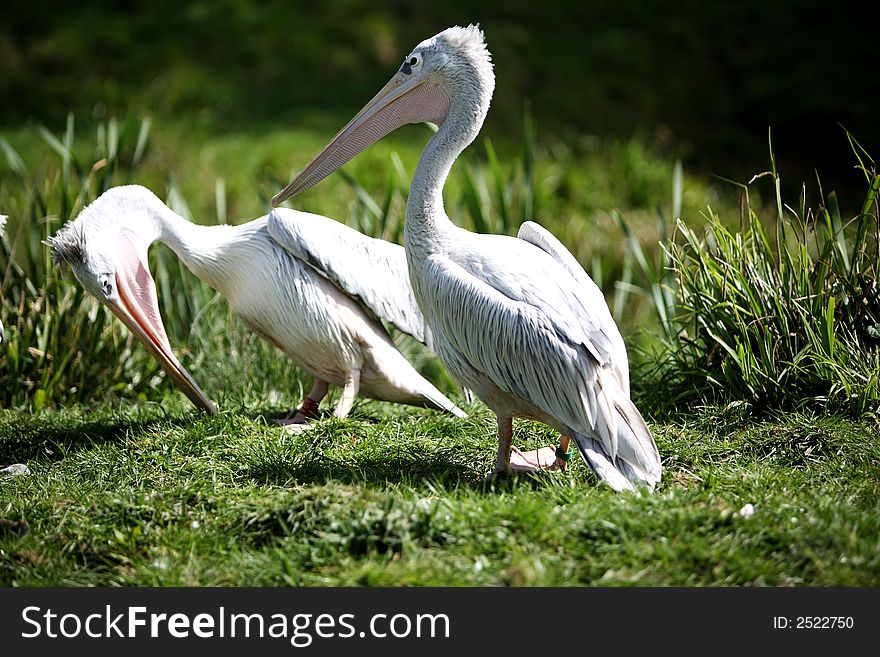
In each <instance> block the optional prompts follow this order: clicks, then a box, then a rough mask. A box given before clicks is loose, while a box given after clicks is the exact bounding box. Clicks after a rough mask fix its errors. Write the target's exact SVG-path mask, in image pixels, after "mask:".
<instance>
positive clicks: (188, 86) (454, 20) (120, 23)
mask: <svg viewBox="0 0 880 657" xmlns="http://www.w3.org/2000/svg"><path fill="white" fill-rule="evenodd" d="M854 6H855V5H850V3H848V2H835V3H829V2H819V1H816V0H804V1H802V2H767V1H766V0H763V1H760V2H759V1H756V0H744V1H740V2H707V1H689V0H678V1H676V2H649V1H647V0H636V1H618V2H610V1H608V0H601V1H598V0H577V1H568V0H566V1H563V2H553V3H543V2H534V0H531V1H522V0H506V1H497V0H496V1H495V2H482V3H477V2H475V1H474V0H469V1H467V0H443V1H442V2H426V1H424V0H408V1H396V2H387V3H377V2H370V1H368V0H342V1H337V2H333V3H324V2H315V1H310V2H284V1H282V0H269V1H267V2H260V3H256V2H246V1H243V0H220V1H215V2H209V1H205V2H178V1H175V0H149V1H143V0H142V1H138V2H127V1H126V2H123V1H113V0H97V1H90V2H80V3H71V2H59V3H45V2H41V3H36V2H17V3H8V4H7V6H6V7H5V9H4V12H3V20H2V24H0V98H2V101H3V102H2V103H0V129H3V128H7V129H8V128H11V127H17V126H20V125H22V124H24V123H26V122H28V121H30V120H37V121H40V122H42V123H45V124H46V125H48V126H49V127H50V128H53V129H56V130H60V129H61V128H62V127H63V121H64V117H65V116H66V114H67V112H68V111H70V110H73V111H74V112H76V114H77V118H78V121H82V120H83V119H86V120H88V119H89V118H90V117H93V118H95V119H101V118H105V117H106V116H107V115H110V114H115V115H119V114H122V113H125V112H129V111H134V112H139V113H143V114H150V115H152V116H153V117H154V118H156V119H157V120H160V121H161V120H170V119H171V118H174V120H181V119H182V120H189V121H193V122H198V123H199V124H201V125H209V126H210V127H211V129H212V130H217V131H223V130H235V129H238V128H240V127H242V126H251V125H254V124H261V125H266V124H268V125H275V124H277V126H278V127H279V128H283V126H285V125H287V126H292V125H302V124H306V125H308V124H310V123H312V122H321V125H322V128H323V124H324V123H329V124H332V125H335V124H337V123H339V122H340V121H344V120H347V118H349V117H350V116H351V115H352V113H353V112H354V111H356V110H357V109H358V108H360V106H361V105H362V103H363V102H364V101H365V100H367V99H369V98H370V97H371V96H372V94H373V93H374V92H375V90H376V89H378V88H379V87H380V86H381V85H382V84H383V83H384V82H385V81H387V79H388V78H389V77H390V75H391V74H392V73H393V72H394V70H395V68H396V66H397V63H398V62H399V60H401V58H402V57H403V56H404V55H405V54H406V53H407V52H408V51H409V50H410V49H411V48H412V47H413V46H415V45H416V44H417V43H418V42H419V41H421V40H422V39H424V38H426V37H429V36H431V35H433V34H435V33H437V32H438V31H440V30H442V29H443V28H445V27H448V26H449V25H453V24H467V23H469V22H479V23H480V24H481V26H482V27H483V28H484V30H485V32H486V38H487V41H488V45H489V48H490V50H491V52H492V54H493V57H494V60H495V63H496V73H497V78H498V86H497V91H496V95H495V99H494V102H493V109H492V112H491V114H490V118H489V121H488V122H487V126H486V131H487V134H489V135H491V136H492V137H493V138H495V139H499V138H503V137H504V136H509V137H510V138H511V139H518V138H519V137H520V135H521V128H520V126H521V116H522V111H523V109H522V108H523V99H526V98H528V99H530V101H531V103H532V108H533V113H534V115H535V117H536V118H537V122H538V129H539V133H538V134H539V138H544V139H546V138H548V137H551V136H552V137H559V138H562V139H566V138H569V137H570V136H572V135H575V134H578V133H587V134H596V135H612V136H619V137H624V138H625V137H629V136H632V135H636V136H638V137H640V138H642V139H644V140H645V141H646V142H647V143H648V144H650V145H652V146H655V147H656V148H658V149H660V150H661V151H663V152H669V153H670V154H671V155H675V156H683V157H684V158H685V163H686V164H687V165H688V166H690V167H692V168H695V169H697V170H699V171H702V172H705V173H716V174H720V175H724V176H726V177H730V178H734V179H737V180H747V179H748V178H749V177H750V176H751V175H752V174H754V173H756V172H758V171H762V170H765V169H767V168H768V166H769V155H768V148H767V132H768V128H772V134H773V143H774V151H775V153H776V156H777V159H778V161H779V163H780V168H781V169H782V170H783V171H784V172H785V173H786V175H787V176H788V178H789V179H790V180H798V181H807V182H809V181H814V180H815V176H816V173H818V174H819V175H820V176H821V178H822V180H823V184H825V185H826V187H828V186H831V185H837V186H840V185H848V184H851V183H852V184H856V183H858V181H859V178H858V177H857V174H856V173H855V172H854V171H853V169H852V167H853V165H854V164H855V159H854V157H853V155H852V152H851V150H850V148H849V145H848V144H847V141H846V138H845V133H844V131H843V129H842V128H841V127H840V125H839V124H842V125H843V126H845V127H846V128H847V129H848V130H849V131H850V132H851V133H852V134H853V135H854V136H855V137H856V138H857V139H859V141H860V142H861V143H862V144H863V145H864V146H865V147H866V148H867V150H868V151H869V152H871V153H874V154H876V153H880V126H878V123H877V121H876V120H874V116H875V114H876V107H877V102H876V101H877V98H878V93H877V80H876V76H875V69H876V58H877V52H876V35H875V34H874V33H873V29H872V27H871V20H870V19H869V17H868V16H867V15H866V14H863V13H858V12H856V11H855V10H854ZM826 191H827V189H826Z"/></svg>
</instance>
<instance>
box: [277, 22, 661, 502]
mask: <svg viewBox="0 0 880 657" xmlns="http://www.w3.org/2000/svg"><path fill="white" fill-rule="evenodd" d="M494 87H495V76H494V74H493V72H492V63H491V59H490V55H489V52H488V50H487V49H486V45H485V42H484V40H483V33H482V31H481V30H480V29H479V28H478V27H476V26H473V25H472V26H469V27H467V28H461V27H453V28H450V29H448V30H445V31H444V32H441V33H440V34H438V35H436V36H434V37H432V38H430V39H428V40H426V41H423V42H422V43H420V44H419V45H418V46H417V47H416V48H415V50H413V51H412V52H411V53H410V54H409V55H407V56H406V59H405V60H404V62H403V66H402V67H401V68H400V70H399V71H398V72H397V73H396V74H395V75H394V77H393V78H392V79H391V81H390V82H389V83H388V84H387V85H385V87H384V88H383V89H382V90H381V91H380V92H379V93H378V94H377V95H376V96H375V97H374V98H373V99H372V100H371V101H370V102H369V103H367V105H366V106H365V107H364V108H363V109H362V110H361V111H360V112H359V113H358V114H357V115H356V116H355V117H354V119H352V120H351V121H350V122H349V123H348V124H347V125H346V126H345V127H344V128H343V129H342V130H341V131H340V132H339V133H338V134H337V135H336V136H335V137H334V138H333V139H332V141H331V142H330V143H329V144H328V145H327V146H326V147H325V148H324V150H322V151H321V152H320V153H319V154H318V155H317V157H315V159H314V160H312V161H311V162H310V163H309V164H308V165H307V166H306V168H305V169H304V170H303V171H302V173H300V174H299V175H298V176H297V177H296V178H295V179H294V180H292V181H291V182H290V184H289V185H288V186H287V187H286V188H285V189H284V190H282V191H281V192H280V193H279V194H277V195H276V196H275V197H274V198H273V199H272V203H273V205H277V204H278V203H281V202H282V201H284V200H285V199H287V198H289V197H290V196H293V195H294V194H297V193H299V192H301V191H303V190H305V189H307V188H309V187H311V186H312V185H314V184H316V183H317V182H319V181H320V180H322V179H323V178H324V177H326V176H327V175H329V174H330V172H332V171H333V170H335V169H336V168H338V167H340V166H342V165H343V164H345V163H346V162H347V161H349V160H350V159H351V158H352V157H354V156H355V155H356V154H357V153H359V152H360V151H361V150H363V149H364V148H366V147H367V146H369V145H370V144H372V143H373V142H375V141H377V140H378V139H380V138H382V137H383V136H385V135H386V134H388V133H390V132H391V131H393V130H395V129H397V128H398V127H400V126H402V125H404V124H407V123H416V122H421V121H431V122H433V123H435V124H437V125H438V126H439V129H438V131H437V133H436V134H435V135H434V136H433V137H432V138H431V140H430V141H429V142H428V145H427V146H426V147H425V150H424V152H423V153H422V155H421V157H420V159H419V163H418V166H417V167H416V171H415V174H414V176H413V180H412V185H411V187H410V192H409V198H408V200H407V204H406V227H405V232H404V247H405V249H406V256H407V262H408V265H409V273H410V280H411V282H412V285H413V290H414V292H415V297H416V300H417V301H418V304H419V307H420V308H421V310H422V313H423V314H424V316H425V321H426V322H427V324H428V326H429V327H430V329H431V332H432V333H433V336H434V344H435V351H436V352H437V355H438V356H440V359H441V360H442V361H443V363H444V364H445V365H446V368H447V370H448V371H449V372H450V373H451V374H452V375H453V376H454V377H456V378H457V379H458V380H459V382H460V383H461V384H462V385H464V386H467V387H469V388H471V389H472V390H473V391H474V392H475V393H476V394H477V395H478V396H479V397H480V398H481V399H482V400H483V401H484V402H486V404H487V405H488V406H489V407H490V408H491V409H492V410H493V411H494V412H495V414H496V415H497V416H498V458H497V461H496V465H495V472H496V473H499V474H500V473H503V472H506V471H508V470H509V469H511V454H510V452H511V439H512V431H513V430H512V418H513V417H524V418H531V419H534V420H539V421H542V422H545V423H547V424H549V425H551V426H552V427H554V428H555V429H557V430H558V431H559V432H560V434H561V438H560V447H559V449H557V450H556V451H555V456H556V458H555V459H554V458H553V456H554V450H553V449H552V448H544V449H542V450H536V451H534V452H528V453H524V452H520V451H519V450H517V449H516V448H514V453H515V454H514V456H515V462H514V468H515V469H529V470H532V469H541V468H563V467H565V463H566V461H567V460H568V458H569V452H568V445H569V441H570V438H574V439H575V442H576V443H577V446H578V449H579V451H580V453H581V456H582V457H583V458H584V460H585V461H586V463H587V464H588V465H589V466H590V467H592V468H593V469H594V470H595V471H596V472H597V473H598V475H599V477H601V478H602V479H603V480H605V481H606V482H608V484H610V485H611V486H612V487H613V488H614V489H615V490H624V489H630V490H631V489H634V488H635V487H636V486H640V485H643V486H647V487H649V488H653V487H654V485H655V484H656V483H657V482H658V481H659V479H660V455H659V453H658V451H657V446H656V444H655V442H654V439H653V437H652V436H651V433H650V431H649V430H648V427H647V425H646V424H645V421H644V420H643V419H642V416H641V414H640V413H639V411H638V410H637V409H636V407H635V405H634V404H633V403H632V401H630V398H629V371H628V365H627V357H626V348H625V346H624V344H623V339H622V338H621V336H620V332H619V331H618V329H617V326H616V325H615V324H614V320H613V319H612V318H611V313H610V312H609V310H608V306H607V305H606V303H605V300H604V298H603V296H602V294H601V292H600V290H599V288H598V287H597V286H596V284H595V283H594V282H593V281H592V280H591V279H590V278H589V276H587V274H586V272H585V271H584V270H583V268H582V267H581V266H580V265H579V264H578V263H577V261H576V260H575V258H574V257H573V256H572V255H571V254H570V253H569V252H568V251H567V250H566V249H565V247H563V246H562V244H561V243H560V242H559V241H558V240H557V239H556V238H555V237H554V236H553V235H552V234H550V233H549V232H548V231H546V230H545V229H543V228H542V227H541V226H539V225H538V224H535V223H532V222H526V223H524V224H523V225H522V227H521V228H520V231H519V234H518V236H517V238H513V237H508V236H502V235H480V234H475V233H471V232H468V231H466V230H463V229H461V228H459V227H457V226H455V225H454V224H453V223H452V222H451V221H450V220H449V218H448V217H447V215H446V212H445V211H444V208H443V195H442V191H443V185H444V183H445V181H446V178H447V176H448V174H449V171H450V169H451V167H452V164H453V162H454V161H455V159H456V158H457V157H458V155H459V154H460V153H461V151H462V150H464V148H465V147H467V146H468V144H470V143H471V142H472V141H473V140H474V139H475V138H476V136H477V134H478V133H479V131H480V128H481V126H482V124H483V121H484V119H485V117H486V113H487V112H488V110H489V103H490V100H491V98H492V91H493V89H494Z"/></svg>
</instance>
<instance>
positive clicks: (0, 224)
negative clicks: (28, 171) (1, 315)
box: [0, 214, 9, 342]
mask: <svg viewBox="0 0 880 657" xmlns="http://www.w3.org/2000/svg"><path fill="white" fill-rule="evenodd" d="M8 218H9V217H8V216H7V215H5V214H0V237H2V236H3V230H4V229H5V228H6V220H7V219H8ZM4 335H5V333H3V322H0V342H3V336H4Z"/></svg>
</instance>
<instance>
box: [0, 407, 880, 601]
mask: <svg viewBox="0 0 880 657" xmlns="http://www.w3.org/2000/svg"><path fill="white" fill-rule="evenodd" d="M230 406H232V405H231V404H230V405H228V407H227V410H224V411H223V412H221V414H220V415H219V416H216V417H207V416H203V415H200V414H197V413H196V412H193V411H191V410H190V408H189V407H187V406H186V405H185V402H184V401H183V399H182V398H181V397H180V396H179V395H177V394H175V397H174V399H172V400H168V401H167V402H165V404H164V405H163V406H159V405H156V404H140V405H130V404H126V405H124V406H122V407H121V408H116V409H112V408H109V407H104V408H102V409H100V410H87V409H85V408H82V407H70V408H67V409H65V410H63V411H59V412H53V413H41V414H34V415H29V414H20V413H16V412H12V411H2V412H0V464H4V465H5V464H9V463H13V462H24V463H26V464H27V465H28V467H29V469H30V474H29V475H24V476H19V477H9V478H4V479H0V509H2V514H0V515H2V518H3V521H2V525H0V584H2V585H6V586H48V585H63V586H67V585H117V584H119V585H183V586H208V585H285V584H289V585H373V586H376V585H384V586H397V585H524V586H531V585H535V586H542V585H543V586H547V585H549V586H557V585H562V586H566V585H600V586H604V585H709V586H715V585H771V586H777V585H782V586H798V585H821V586H877V585H880V495H878V493H880V468H878V464H880V441H878V440H877V436H878V433H880V431H878V423H877V420H876V418H873V419H865V420H861V421H851V420H844V419H839V418H834V417H823V416H808V415H803V414H788V415H782V416H779V417H777V418H775V419H770V420H763V421H754V420H752V419H751V418H750V415H749V410H748V408H747V407H746V406H744V405H742V404H739V405H737V404H734V405H731V406H728V407H726V408H717V407H715V408H705V409H701V410H698V411H695V412H692V413H690V414H688V415H686V416H683V417H680V418H678V419H676V420H674V421H666V422H659V423H656V422H655V423H651V427H652V429H653V431H654V433H655V436H656V438H657V442H658V445H659V448H660V453H661V456H662V459H663V464H664V473H663V480H662V483H661V485H660V487H659V489H658V490H657V491H656V492H655V493H654V494H651V495H643V496H642V497H637V496H634V495H632V494H615V493H614V492H612V491H611V489H609V488H608V487H606V486H604V485H601V484H599V483H598V481H597V479H596V477H595V476H593V475H592V474H591V473H590V472H589V471H588V469H587V468H586V467H585V466H584V465H583V464H582V463H581V462H580V461H579V460H578V462H575V463H574V465H573V467H572V468H571V469H570V471H569V472H567V473H564V474H560V473H557V474H547V475H543V476H538V477H530V476H518V477H513V478H509V479H506V480H501V481H498V482H495V483H492V484H486V483H484V482H483V477H484V476H485V475H486V474H487V473H488V472H489V470H490V468H491V466H492V463H493V459H494V452H495V438H494V418H493V416H492V415H491V414H490V413H489V412H488V411H487V410H486V409H485V407H483V406H482V405H480V404H476V405H474V406H473V407H471V408H470V409H469V410H470V413H471V416H470V419H468V420H464V421H462V420H457V419H455V418H452V417H446V416H444V415H442V414H439V413H435V412H430V411H420V410H410V409H408V408H404V407H396V406H392V405H388V404H379V403H376V402H359V404H358V405H357V406H356V408H355V411H354V412H353V414H352V416H351V418H350V419H347V420H344V421H339V420H335V419H332V418H325V419H324V420H322V421H321V422H319V423H318V424H317V425H316V426H315V427H314V428H313V429H312V430H310V431H308V432H305V433H302V434H298V435H294V434H288V433H284V432H283V431H282V430H281V429H279V428H278V427H275V426H272V425H271V424H269V423H267V421H266V419H264V417H271V416H272V415H273V414H277V413H278V412H280V411H281V410H283V407H282V406H276V407H273V406H272V405H271V404H268V402H266V403H263V404H262V405H261V404H256V405H254V406H253V408H246V407H244V406H243V405H240V406H239V407H238V408H229V407H230ZM123 409H124V410H123ZM515 431H516V435H515V440H516V443H517V444H519V445H525V446H540V445H543V444H549V442H548V441H552V440H553V439H554V436H553V435H552V434H551V433H550V432H549V431H548V430H547V429H546V427H543V426H542V425H538V424H532V423H527V422H521V423H518V424H517V426H516V428H515ZM747 504H751V505H752V506H753V509H754V513H753V514H752V515H751V516H749V514H748V513H746V514H743V513H741V510H742V509H743V508H744V507H745V506H746V505H747ZM25 523H26V524H25Z"/></svg>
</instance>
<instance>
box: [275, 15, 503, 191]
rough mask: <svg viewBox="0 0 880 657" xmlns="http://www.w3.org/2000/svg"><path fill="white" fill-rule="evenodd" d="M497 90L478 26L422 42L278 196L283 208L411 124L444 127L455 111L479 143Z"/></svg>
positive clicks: (456, 28)
mask: <svg viewBox="0 0 880 657" xmlns="http://www.w3.org/2000/svg"><path fill="white" fill-rule="evenodd" d="M494 89H495V75H494V73H493V72H492V60H491V57H490V55H489V51H488V50H487V49H486V43H485V41H484V39H483V32H482V30H480V28H479V27H477V26H475V25H469V26H468V27H450V28H449V29H447V30H444V31H443V32H440V33H439V34H437V35H435V36H433V37H431V38H430V39H426V40H425V41H422V42H421V43H420V44H419V45H418V46H416V47H415V49H413V51H412V52H410V53H409V54H408V55H407V56H406V57H404V60H403V64H402V66H401V67H400V69H399V70H398V71H397V73H395V74H394V77H392V78H391V80H390V81H389V82H388V84H386V85H385V86H384V87H382V89H381V91H379V93H378V94H376V96H374V97H373V99H372V100H371V101H370V102H368V103H367V104H366V105H365V106H364V108H363V109H362V110H361V111H360V112H358V113H357V115H356V116H355V117H354V118H353V119H352V120H351V121H349V122H348V124H346V126H345V127H344V128H342V130H340V131H339V133H338V134H337V135H336V136H335V137H334V138H333V139H332V140H331V141H330V143H329V144H327V146H325V147H324V150H322V151H321V152H320V153H319V154H318V155H317V156H316V157H315V159H313V160H312V161H311V162H310V163H309V164H308V165H307V166H306V168H305V169H303V171H302V172H301V173H300V174H299V175H298V176H297V177H296V178H294V179H293V180H292V181H291V182H290V184H288V185H287V187H285V188H284V189H283V190H282V191H280V192H279V193H278V194H276V195H275V196H274V197H273V198H272V205H275V206H277V205H278V204H280V203H283V202H284V201H285V200H286V199H288V198H290V197H291V196H294V195H295V194H299V193H300V192H302V191H304V190H306V189H308V188H309V187H311V186H312V185H315V184H317V183H318V182H320V181H321V180H323V179H324V178H326V177H327V176H328V175H330V174H331V173H332V172H333V171H335V170H336V169H338V168H339V167H341V166H342V165H343V164H345V163H346V162H348V161H349V160H351V159H352V158H353V157H354V156H355V155H357V154H358V153H360V152H361V151H362V150H364V149H365V148H367V147H368V146H369V145H370V144H373V143H375V142H377V141H378V140H379V139H381V138H382V137H384V136H385V135H387V134H389V133H390V132H393V131H394V130H396V129H397V128H399V127H401V126H403V125H406V124H408V123H421V122H424V121H429V122H431V123H435V124H437V125H438V126H440V125H442V124H443V123H444V122H445V121H446V120H447V118H448V117H450V116H451V115H452V113H453V112H455V113H456V115H457V116H456V118H458V117H459V116H461V117H462V119H465V118H466V120H461V121H460V123H461V125H462V126H473V128H472V133H473V134H471V135H470V140H473V139H474V138H475V137H476V135H477V132H478V131H479V127H480V126H481V125H482V123H483V120H484V119H485V117H486V113H487V112H488V111H489V102H490V100H491V98H492V92H493V91H494Z"/></svg>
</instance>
